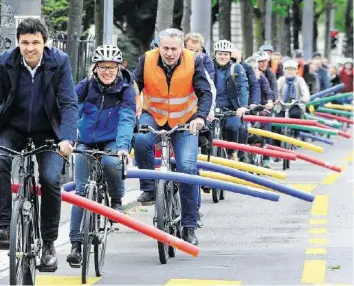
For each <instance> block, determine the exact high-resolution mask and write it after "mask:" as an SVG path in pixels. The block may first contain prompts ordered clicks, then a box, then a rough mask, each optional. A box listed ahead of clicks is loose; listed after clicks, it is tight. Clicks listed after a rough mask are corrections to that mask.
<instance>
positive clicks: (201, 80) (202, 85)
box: [134, 54, 213, 120]
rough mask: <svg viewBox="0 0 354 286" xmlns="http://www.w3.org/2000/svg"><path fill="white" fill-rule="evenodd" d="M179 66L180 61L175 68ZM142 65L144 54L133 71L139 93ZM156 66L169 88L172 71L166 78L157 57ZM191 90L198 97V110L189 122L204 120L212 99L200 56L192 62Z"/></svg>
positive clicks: (142, 72) (141, 82)
mask: <svg viewBox="0 0 354 286" xmlns="http://www.w3.org/2000/svg"><path fill="white" fill-rule="evenodd" d="M179 64H180V59H179V60H178V61H177V65H176V66H175V67H177V66H178V65H179ZM144 65H145V54H144V55H142V56H141V57H140V59H139V64H138V66H137V68H136V69H135V70H134V73H135V76H136V83H137V85H138V87H139V91H142V90H143V89H144ZM157 65H158V66H159V67H160V68H161V69H162V70H163V71H164V72H165V74H166V81H167V84H168V86H169V85H170V80H171V77H172V75H173V71H174V69H173V70H172V73H169V76H168V75H167V70H166V68H165V67H164V65H163V63H162V59H161V57H159V60H158V62H157ZM175 67H174V68H175ZM193 88H194V92H195V95H196V96H197V97H198V109H197V112H196V114H194V116H193V117H192V118H191V120H192V119H194V118H196V117H201V118H204V119H206V118H207V116H208V114H209V111H210V108H211V104H212V99H213V97H212V94H211V89H210V84H209V82H208V79H207V78H206V75H205V67H204V64H203V58H202V57H201V56H196V57H195V60H194V75H193Z"/></svg>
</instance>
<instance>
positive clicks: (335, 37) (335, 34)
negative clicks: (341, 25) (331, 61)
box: [331, 31, 338, 49]
mask: <svg viewBox="0 0 354 286" xmlns="http://www.w3.org/2000/svg"><path fill="white" fill-rule="evenodd" d="M337 40H338V31H331V49H335V48H336V47H337Z"/></svg>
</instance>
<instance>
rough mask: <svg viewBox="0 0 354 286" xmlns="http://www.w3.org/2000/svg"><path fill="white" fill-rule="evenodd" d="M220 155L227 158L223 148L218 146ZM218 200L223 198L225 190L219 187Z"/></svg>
mask: <svg viewBox="0 0 354 286" xmlns="http://www.w3.org/2000/svg"><path fill="white" fill-rule="evenodd" d="M220 157H221V158H225V159H226V158H227V156H226V149H225V148H220ZM219 200H221V201H223V200H225V191H224V190H222V189H220V194H219Z"/></svg>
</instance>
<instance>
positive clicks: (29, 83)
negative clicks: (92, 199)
mask: <svg viewBox="0 0 354 286" xmlns="http://www.w3.org/2000/svg"><path fill="white" fill-rule="evenodd" d="M47 38H48V31H47V29H46V27H45V26H44V24H43V23H42V22H41V21H40V20H38V19H33V18H26V19H24V20H23V21H22V22H21V23H20V24H19V25H18V27H17V41H18V44H19V46H18V47H17V48H15V49H12V50H7V51H5V52H4V53H2V54H1V55H0V145H2V146H5V147H8V148H11V149H15V150H18V151H20V150H22V149H24V148H25V146H26V141H27V139H28V138H32V139H33V142H34V144H35V145H37V146H40V145H43V144H45V140H47V139H51V140H54V141H55V142H58V144H59V147H60V153H61V154H62V155H63V156H69V155H70V153H71V152H72V150H73V144H74V140H75V139H76V126H77V121H78V113H79V111H78V106H77V97H76V94H75V91H74V83H73V80H72V75H71V68H70V62H69V57H68V55H67V54H65V53H64V52H62V51H60V50H58V49H56V48H48V47H46V46H45V44H46V41H47ZM37 162H38V166H39V168H38V171H39V182H40V184H41V186H42V188H41V191H42V199H41V232H42V238H43V248H42V258H41V267H40V268H41V271H50V272H52V271H55V270H56V269H57V265H58V261H57V256H56V251H55V247H54V241H55V240H56V239H57V237H58V227H59V221H60V208H61V195H60V173H61V170H62V166H63V158H61V157H60V156H59V155H58V154H56V153H54V152H43V153H40V154H38V155H37ZM0 188H1V190H0V243H1V247H2V248H3V249H8V247H9V225H10V220H11V159H9V158H8V157H6V158H5V157H1V156H0Z"/></svg>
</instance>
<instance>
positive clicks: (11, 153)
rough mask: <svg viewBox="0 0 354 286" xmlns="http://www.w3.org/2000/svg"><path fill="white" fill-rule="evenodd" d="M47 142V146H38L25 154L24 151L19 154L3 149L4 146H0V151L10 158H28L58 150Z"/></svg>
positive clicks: (54, 145)
mask: <svg viewBox="0 0 354 286" xmlns="http://www.w3.org/2000/svg"><path fill="white" fill-rule="evenodd" d="M49 141H50V142H51V140H49ZM49 141H48V144H45V145H42V146H40V147H38V148H36V149H33V150H30V151H27V152H25V151H24V150H22V151H21V152H19V151H16V150H13V149H10V148H7V147H4V146H0V150H2V151H5V152H8V153H10V155H12V156H22V157H28V156H32V155H36V154H38V153H39V152H42V151H43V150H48V151H50V150H54V149H57V150H58V149H59V147H58V145H57V144H54V143H50V142H49ZM3 155H5V154H3ZM10 155H9V156H10Z"/></svg>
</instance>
